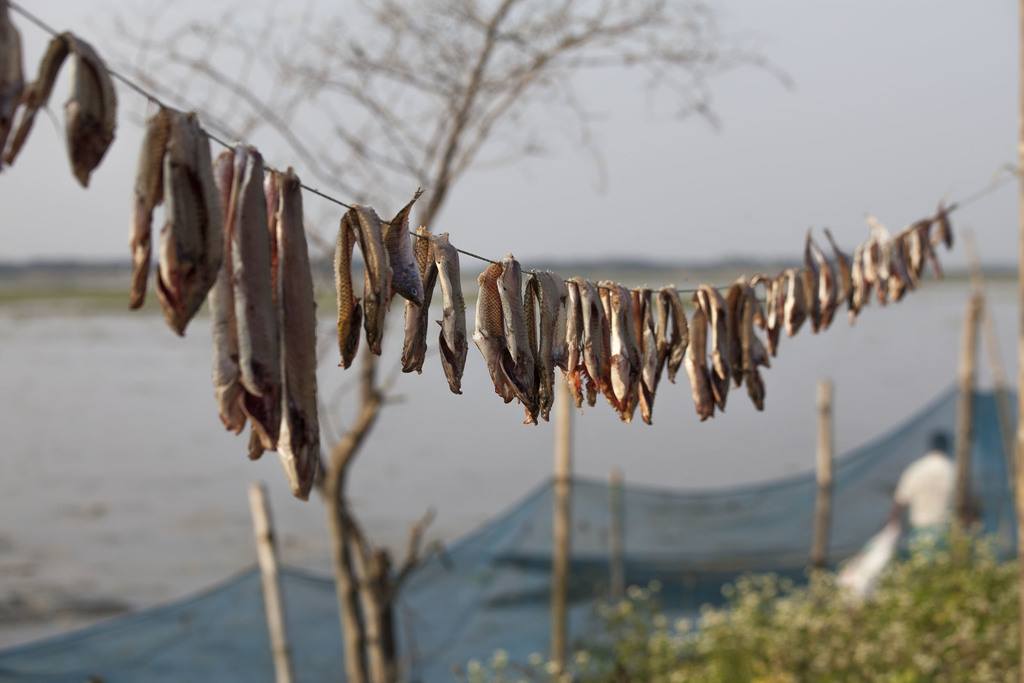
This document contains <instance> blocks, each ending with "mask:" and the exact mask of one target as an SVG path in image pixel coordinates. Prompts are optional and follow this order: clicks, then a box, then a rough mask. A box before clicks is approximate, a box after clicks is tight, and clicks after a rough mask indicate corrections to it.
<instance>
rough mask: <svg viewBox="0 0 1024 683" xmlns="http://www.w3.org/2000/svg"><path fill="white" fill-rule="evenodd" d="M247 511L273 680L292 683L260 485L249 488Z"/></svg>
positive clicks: (272, 544)
mask: <svg viewBox="0 0 1024 683" xmlns="http://www.w3.org/2000/svg"><path fill="white" fill-rule="evenodd" d="M249 507H250V509H251V510H252V526H253V531H254V532H255V534H256V557H257V558H259V564H260V577H261V578H262V580H263V605H264V606H265V607H266V611H267V630H268V631H270V648H271V652H272V654H273V657H274V676H275V680H276V681H277V683H291V681H292V663H291V653H290V652H289V649H288V632H287V630H286V628H285V620H284V598H283V597H282V595H281V580H280V577H279V576H278V572H277V545H276V543H275V539H274V524H273V522H272V521H271V517H270V503H269V502H268V501H267V492H266V489H265V488H264V486H263V483H262V482H253V483H252V484H250V485H249Z"/></svg>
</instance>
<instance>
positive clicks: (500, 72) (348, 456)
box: [114, 0, 774, 683]
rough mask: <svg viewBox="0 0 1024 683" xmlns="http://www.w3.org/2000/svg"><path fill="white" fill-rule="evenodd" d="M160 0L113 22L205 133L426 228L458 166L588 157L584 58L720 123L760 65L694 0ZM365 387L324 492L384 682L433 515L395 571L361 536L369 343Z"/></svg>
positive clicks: (458, 174)
mask: <svg viewBox="0 0 1024 683" xmlns="http://www.w3.org/2000/svg"><path fill="white" fill-rule="evenodd" d="M154 6H155V7H158V8H157V9H155V10H152V11H151V12H150V13H149V14H148V15H145V16H143V17H138V16H135V17H131V18H128V17H122V18H121V20H120V21H119V22H118V24H117V25H116V26H115V30H116V35H115V38H116V40H115V41H114V42H115V46H114V47H115V48H117V47H120V48H121V49H122V55H121V56H120V58H117V59H115V61H116V62H117V63H118V66H119V67H120V68H121V69H122V70H123V71H126V72H128V73H129V74H130V75H131V76H132V77H133V78H135V79H136V80H138V81H139V82H141V83H143V84H144V85H145V86H146V87H148V88H150V89H152V90H154V91H155V92H157V93H158V94H159V95H161V96H163V97H164V98H165V99H166V100H167V101H168V102H170V103H176V104H178V105H180V106H182V107H190V106H191V107H195V108H197V109H199V110H200V112H201V113H202V118H203V121H204V123H205V125H207V126H208V127H210V128H211V129H213V130H217V131H218V132H221V133H223V134H225V135H227V136H229V137H233V138H237V139H245V140H250V141H254V140H256V139H260V140H261V142H262V143H263V145H264V149H265V151H266V150H267V145H268V139H270V140H269V141H270V142H273V143H276V144H277V145H279V146H280V147H282V148H283V149H281V150H280V152H281V154H282V155H283V154H285V153H287V155H289V156H290V157H292V160H294V163H295V165H296V166H297V167H298V168H299V169H300V172H301V173H302V174H303V176H304V177H305V179H306V180H307V181H314V180H315V182H317V183H318V184H319V185H320V186H321V188H322V189H325V190H328V191H332V192H335V193H338V194H341V195H342V196H343V197H344V198H346V199H350V200H354V201H359V202H364V203H378V204H384V205H387V206H389V207H395V206H398V205H399V201H400V200H401V199H404V198H405V197H407V196H408V195H409V194H411V190H412V189H414V188H415V187H423V188H424V189H425V190H426V195H425V197H424V199H422V200H421V201H420V205H419V206H420V214H419V219H420V222H421V223H423V224H425V225H428V226H432V225H435V224H436V222H437V219H438V217H439V216H440V214H441V211H442V209H443V207H444V206H445V204H446V203H447V201H448V200H449V199H450V198H451V197H452V193H453V192H454V190H455V188H456V187H457V185H458V182H459V180H460V179H461V178H463V177H464V176H465V174H466V173H468V172H469V171H470V170H472V169H474V168H483V167H485V166H494V165H499V164H512V163H515V162H519V161H522V160H523V159H524V158H526V157H530V156H535V155H538V154H540V153H541V152H543V151H544V150H545V148H546V146H547V145H550V144H551V143H552V141H553V139H554V138H557V137H565V135H564V134H565V133H569V134H571V137H572V138H574V142H573V146H574V147H578V148H581V149H584V150H586V151H587V152H588V153H590V154H592V155H593V156H594V158H595V159H596V160H597V161H598V162H600V161H601V156H600V150H599V149H598V147H597V145H596V144H595V143H594V141H593V137H592V135H591V130H592V124H593V121H594V118H593V112H591V111H590V110H589V109H588V108H587V106H586V103H585V102H583V101H582V100H581V98H580V97H579V95H578V93H577V91H576V83H577V80H578V77H579V76H580V75H581V74H583V73H584V72H587V71H592V70H600V69H610V70H625V71H627V72H628V73H629V74H630V75H631V77H633V78H635V79H636V80H637V81H638V82H642V84H643V85H645V86H646V87H647V88H648V90H649V92H650V93H652V94H654V95H662V96H667V97H669V98H671V101H672V102H673V106H674V107H675V108H676V109H677V111H678V113H679V114H680V115H687V114H698V115H700V116H702V117H705V118H707V119H709V120H711V121H714V113H713V109H712V106H711V105H712V102H711V91H710V89H709V80H710V79H711V78H713V77H714V76H716V75H718V74H721V73H722V72H725V71H728V70H731V69H735V68H737V67H741V66H757V67H761V68H765V69H768V70H772V69H771V67H770V65H769V64H767V63H765V61H764V60H763V59H761V58H760V57H759V56H758V55H757V54H756V53H755V52H752V51H750V50H748V49H746V48H745V47H744V46H743V45H742V44H740V43H739V42H738V41H735V40H730V39H729V38H727V37H725V36H723V35H722V34H721V33H720V32H719V30H718V28H717V26H716V21H715V19H716V17H715V13H714V11H712V9H711V7H710V5H709V4H708V3H705V2H702V1H701V0H426V1H424V2H415V1H414V0H365V1H364V2H361V3H358V4H357V3H355V2H350V3H341V2H337V1H335V2H331V1H330V0H323V1H322V2H314V1H310V2H307V3H306V5H305V7H304V8H302V9H299V10H297V9H296V7H295V4H293V3H268V4H267V5H266V6H263V7H259V6H257V7H255V8H254V7H252V6H251V4H247V5H245V8H244V9H243V6H242V5H241V4H238V5H234V6H232V7H230V8H229V9H227V10H225V11H224V12H223V14H222V15H221V16H219V17H216V18H214V19H212V20H210V19H204V20H195V21H193V20H188V21H184V22H178V23H175V22H174V21H170V19H171V9H170V8H172V7H173V3H154ZM140 27H141V28H140ZM772 71H774V70H772ZM558 133H563V135H561V136H559V135H558ZM598 167H599V168H600V167H601V164H600V163H599V164H598ZM396 198H398V201H396ZM389 215H390V214H389ZM359 387H360V397H359V410H358V412H357V414H356V418H355V420H354V422H353V423H352V424H351V425H350V427H349V429H348V431H347V432H346V433H345V434H344V435H342V436H341V437H340V438H339V439H338V440H337V441H336V442H335V443H334V445H333V447H332V448H331V449H330V450H329V453H328V457H327V459H326V462H325V468H324V472H325V476H324V478H323V482H322V486H321V491H322V493H323V494H324V499H325V501H326V505H327V508H328V516H329V521H330V524H331V530H332V535H333V539H334V557H333V560H334V569H335V576H336V580H337V587H338V602H339V608H340V611H341V619H342V626H343V630H344V633H345V644H346V669H347V671H346V675H347V681H348V682H349V683H367V682H372V683H391V682H392V681H395V680H397V678H398V677H399V672H398V667H397V665H396V662H397V661H398V659H397V653H396V651H395V641H394V632H393V625H392V622H393V603H394V597H395V595H396V593H397V590H398V588H399V587H400V585H401V583H402V581H403V580H404V578H405V577H406V576H407V575H408V574H409V572H410V571H411V569H412V568H413V567H414V566H415V565H416V563H417V562H418V561H419V559H420V556H421V548H420V545H421V541H422V536H423V532H424V529H425V527H426V524H427V523H428V522H429V518H425V519H424V520H421V521H420V522H419V523H417V525H416V526H415V527H414V528H413V530H412V532H411V534H410V547H409V551H408V557H407V559H406V561H405V564H404V565H403V567H402V568H401V569H399V570H397V571H394V570H392V568H391V560H390V557H389V556H388V554H387V552H386V551H383V550H381V549H378V548H374V547H373V546H372V545H371V544H370V543H369V542H368V541H367V538H366V536H365V535H364V533H363V532H362V530H361V528H360V526H359V524H358V522H357V520H356V518H355V516H354V515H353V513H352V510H351V508H350V506H349V503H348V497H347V495H346V481H347V474H348V471H349V468H350V467H351V465H352V463H353V461H354V458H355V457H356V455H357V454H358V452H359V449H360V447H361V446H362V444H363V443H364V442H365V440H366V438H367V436H368V434H369V433H370V431H371V430H372V428H373V426H374V423H375V422H376V420H377V417H378V415H379V413H380V410H381V408H382V407H383V406H384V405H385V404H386V400H387V398H386V391H387V390H386V383H381V382H380V381H379V380H378V378H377V362H376V358H375V357H373V356H372V355H369V354H365V355H364V358H363V364H362V368H361V370H360V378H359Z"/></svg>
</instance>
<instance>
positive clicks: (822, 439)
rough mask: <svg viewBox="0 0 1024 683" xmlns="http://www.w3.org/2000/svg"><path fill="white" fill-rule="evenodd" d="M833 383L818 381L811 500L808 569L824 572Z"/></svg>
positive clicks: (829, 510) (829, 506)
mask: <svg viewBox="0 0 1024 683" xmlns="http://www.w3.org/2000/svg"><path fill="white" fill-rule="evenodd" d="M832 451H833V437H832V382H831V381H829V380H827V379H823V380H819V381H818V450H817V459H816V468H815V471H816V474H817V479H818V493H817V496H816V497H815V500H814V540H813V542H812V544H811V567H812V568H813V569H824V568H825V567H826V565H827V564H828V542H829V531H830V530H831V526H832V459H833V454H832Z"/></svg>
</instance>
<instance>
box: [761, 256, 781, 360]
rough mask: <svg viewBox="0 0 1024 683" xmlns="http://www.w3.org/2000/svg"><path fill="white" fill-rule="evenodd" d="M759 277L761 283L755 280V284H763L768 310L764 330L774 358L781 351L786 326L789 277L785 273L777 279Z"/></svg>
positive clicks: (769, 350)
mask: <svg viewBox="0 0 1024 683" xmlns="http://www.w3.org/2000/svg"><path fill="white" fill-rule="evenodd" d="M759 277H760V278H761V281H760V282H759V281H758V279H757V278H755V280H754V284H755V285H756V284H761V285H762V286H763V287H764V299H765V307H766V309H767V314H766V316H765V326H764V329H765V332H766V339H767V342H768V353H769V354H770V355H771V356H773V357H774V356H775V355H776V354H777V353H778V351H779V339H780V337H781V335H782V328H783V326H784V323H783V321H784V319H785V309H786V286H787V277H786V274H785V273H780V274H779V275H776V276H775V277H768V276H766V275H762V276H759Z"/></svg>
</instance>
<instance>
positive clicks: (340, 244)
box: [334, 209, 426, 368]
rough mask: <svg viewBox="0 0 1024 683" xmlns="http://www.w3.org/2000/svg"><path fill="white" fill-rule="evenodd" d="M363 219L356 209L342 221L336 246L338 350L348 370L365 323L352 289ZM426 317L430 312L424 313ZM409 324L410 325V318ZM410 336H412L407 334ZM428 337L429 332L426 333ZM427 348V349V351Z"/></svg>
mask: <svg viewBox="0 0 1024 683" xmlns="http://www.w3.org/2000/svg"><path fill="white" fill-rule="evenodd" d="M358 232H359V219H358V218H357V217H356V214H355V209H352V210H350V211H348V212H347V213H346V214H345V215H344V216H342V218H341V223H340V225H339V226H338V241H337V243H336V244H335V247H334V288H335V293H336V295H337V303H338V351H339V352H340V354H341V361H340V362H339V363H338V365H340V366H341V367H343V368H348V367H349V366H350V365H352V361H353V360H355V357H356V352H357V351H358V350H359V325H360V323H361V322H362V320H363V307H362V305H361V304H360V303H359V299H357V298H356V296H355V292H354V290H353V287H352V249H353V247H354V246H355V244H356V241H357V239H358V238H357V234H358ZM423 315H424V316H426V313H424V314H423ZM406 324H407V325H408V319H407V322H406ZM407 334H408V333H407ZM424 334H426V331H425V330H424ZM425 350H426V348H425V347H424V351H425Z"/></svg>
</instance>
